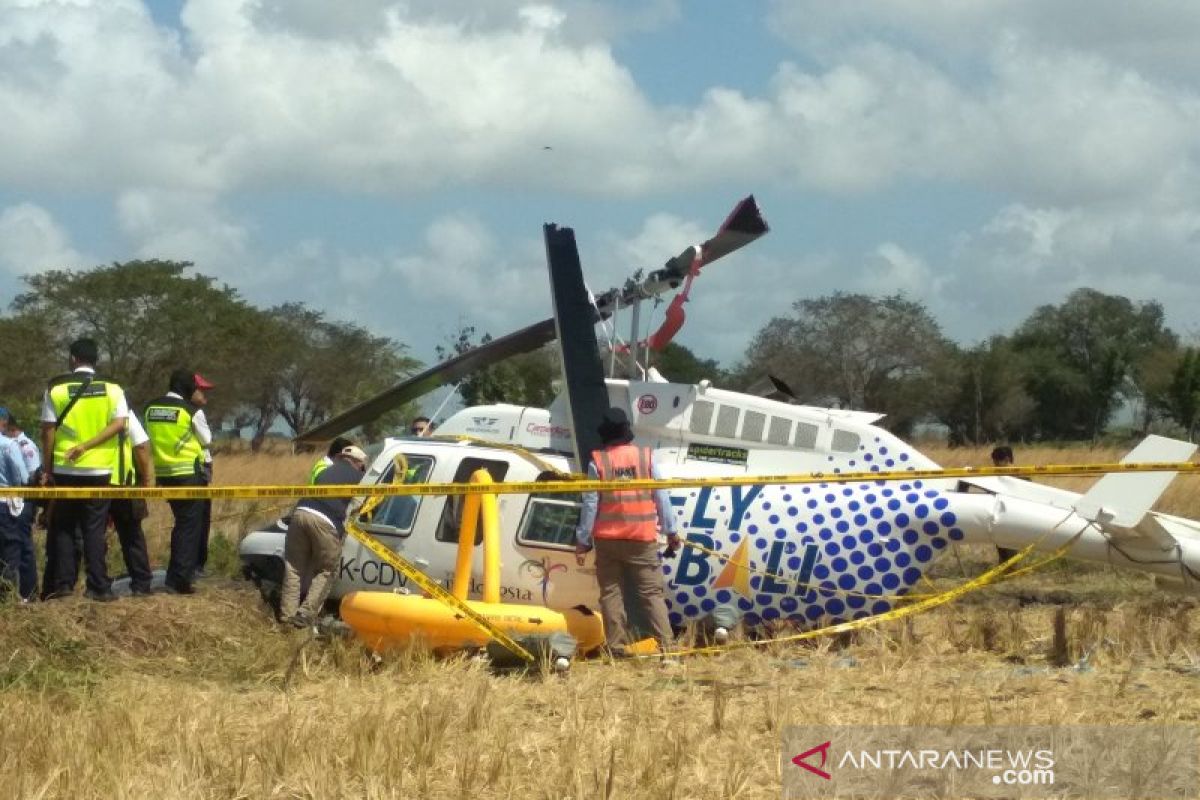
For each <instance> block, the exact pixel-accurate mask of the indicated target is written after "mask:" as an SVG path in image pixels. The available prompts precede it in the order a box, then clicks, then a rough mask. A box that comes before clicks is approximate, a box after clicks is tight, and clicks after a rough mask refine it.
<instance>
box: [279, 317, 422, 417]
mask: <svg viewBox="0 0 1200 800" xmlns="http://www.w3.org/2000/svg"><path fill="white" fill-rule="evenodd" d="M270 313H271V316H272V317H273V318H274V319H275V321H276V322H277V323H278V325H279V326H280V330H281V331H282V332H283V333H284V335H285V336H286V339H284V341H286V342H287V343H288V346H289V348H288V352H287V354H286V355H285V360H284V363H283V364H282V369H281V370H280V372H279V373H278V377H279V381H278V386H277V394H276V398H277V408H278V412H279V415H280V417H281V418H282V419H283V421H284V422H285V423H286V424H287V425H288V427H289V428H291V429H292V431H293V432H294V433H297V434H299V433H301V432H303V431H306V430H308V429H309V428H311V427H313V426H314V425H316V424H317V423H319V422H322V421H324V420H325V419H327V418H328V417H329V416H330V415H331V414H333V413H334V412H335V411H341V410H343V409H345V408H349V407H350V406H353V405H355V404H356V403H359V402H362V401H363V400H366V399H368V398H370V397H373V396H374V395H376V394H378V393H379V392H381V391H383V390H384V389H386V388H388V387H390V386H392V385H393V384H395V383H396V382H397V381H399V380H400V379H401V378H403V377H406V376H408V375H411V374H412V373H413V372H414V371H415V370H416V369H417V368H419V367H420V366H421V363H420V362H419V361H417V360H416V359H413V358H411V357H409V356H408V355H407V353H406V351H407V347H406V346H405V345H402V344H399V343H397V342H394V341H393V340H391V339H389V338H387V337H383V336H375V335H373V334H371V333H370V332H368V331H367V330H366V329H364V328H361V327H359V326H357V325H353V324H350V323H345V322H333V321H330V320H327V319H326V318H325V315H324V314H323V313H322V312H320V311H316V310H314V309H311V308H308V307H306V306H304V305H303V304H300V303H290V304H287V305H283V306H280V307H278V308H275V309H272V311H271V312H270ZM404 413H405V410H404V409H397V410H395V411H393V412H390V413H389V414H385V415H384V416H383V417H380V418H379V419H377V420H375V421H374V422H372V423H370V424H369V425H366V426H364V428H363V435H364V436H365V437H366V438H368V439H373V438H377V437H378V436H379V435H380V434H381V433H383V432H385V431H387V430H389V429H392V428H397V427H399V426H400V425H401V415H403V414H404Z"/></svg>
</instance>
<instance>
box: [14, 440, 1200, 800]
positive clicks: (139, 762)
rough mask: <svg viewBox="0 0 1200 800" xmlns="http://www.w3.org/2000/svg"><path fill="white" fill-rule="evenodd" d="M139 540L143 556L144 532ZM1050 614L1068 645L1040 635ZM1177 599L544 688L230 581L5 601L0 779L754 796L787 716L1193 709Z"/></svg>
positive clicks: (118, 785) (956, 568)
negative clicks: (336, 633) (109, 599)
mask: <svg viewBox="0 0 1200 800" xmlns="http://www.w3.org/2000/svg"><path fill="white" fill-rule="evenodd" d="M984 455H985V454H984V453H969V452H965V451H953V452H949V453H946V452H942V453H937V454H935V458H939V460H940V461H941V462H942V463H944V464H946V465H948V466H950V465H960V464H968V463H973V464H979V463H984V461H985V460H986V459H985V458H984ZM1117 455H1118V454H1117V453H1116V452H1115V451H1114V452H1100V453H1096V452H1087V451H1083V452H1081V451H1053V452H1048V451H1035V450H1032V449H1030V450H1028V451H1024V452H1021V453H1019V454H1018V457H1019V458H1020V459H1021V461H1023V462H1024V463H1052V462H1068V461H1074V462H1080V461H1091V460H1104V459H1107V458H1111V457H1115V456H1117ZM306 467H307V459H295V460H288V459H277V460H270V461H258V462H256V461H254V460H251V459H249V458H248V457H246V458H242V459H240V460H238V461H237V462H236V463H235V462H234V460H233V459H231V460H230V461H229V463H227V464H224V465H219V469H220V470H221V471H220V472H219V476H220V477H221V478H223V479H224V481H225V482H230V483H233V482H237V483H254V482H268V481H269V482H283V481H287V480H298V479H299V478H300V477H301V476H302V475H303V472H304V469H305V468H306ZM1195 480H1196V479H1195V478H1186V477H1185V478H1180V479H1179V480H1178V481H1177V484H1176V486H1175V487H1173V489H1172V491H1171V493H1170V495H1168V496H1167V497H1166V498H1164V503H1163V506H1164V508H1165V509H1166V510H1171V511H1174V512H1176V513H1185V514H1190V515H1196V508H1195V506H1196V505H1197V503H1196V501H1195V499H1194V498H1195V494H1196V486H1195V484H1194V483H1193V481H1195ZM1084 483H1086V481H1084ZM218 513H236V514H237V515H241V516H237V517H234V518H232V519H231V521H230V522H228V524H227V526H226V530H227V531H228V532H229V533H230V535H231V536H232V535H236V534H237V533H238V531H239V530H241V526H243V525H246V524H249V523H248V521H247V520H248V519H249V518H250V517H251V516H252V514H253V512H252V511H251V510H248V509H246V508H242V507H231V508H226V509H221V508H219V509H218ZM154 549H155V550H156V552H157V553H158V555H159V557H160V558H161V556H162V554H163V552H164V551H163V540H162V539H161V538H156V539H155V547H154ZM955 555H956V556H957V557H955ZM955 555H951V556H947V557H946V558H944V559H943V561H942V562H941V563H940V564H939V568H938V571H937V576H936V577H935V582H936V583H938V584H939V585H943V586H950V585H953V583H955V582H957V581H960V580H961V579H962V575H964V574H974V573H976V572H978V571H980V570H982V569H983V568H984V567H985V565H987V564H989V563H994V553H990V552H988V551H987V550H986V549H984V548H975V549H970V548H962V549H960V551H959V552H957V553H956V554H955ZM1058 608H1062V609H1065V612H1066V613H1065V619H1066V633H1067V636H1066V638H1065V640H1060V641H1059V642H1058V643H1057V646H1056V643H1055V641H1054V637H1053V636H1052V631H1053V624H1052V618H1053V616H1054V613H1055V610H1056V609H1058ZM1197 609H1198V605H1197V603H1196V602H1194V601H1193V600H1191V599H1189V598H1180V597H1177V596H1173V595H1168V594H1164V593H1161V592H1159V591H1157V590H1156V589H1155V588H1154V587H1153V584H1152V583H1151V582H1150V581H1149V580H1148V579H1146V578H1144V577H1141V576H1137V575H1128V574H1118V573H1114V572H1112V571H1109V570H1106V569H1103V568H1077V567H1071V568H1063V567H1056V568H1053V569H1048V570H1046V571H1043V572H1041V573H1039V574H1036V575H1033V576H1029V577H1025V578H1021V579H1018V580H1015V581H1012V582H1010V583H1005V584H1002V585H1000V586H997V587H995V588H991V589H987V590H985V591H983V592H980V593H978V594H974V595H971V596H969V597H968V598H967V599H966V600H965V601H963V602H961V603H959V604H957V605H955V606H951V607H946V608H942V609H939V610H937V611H935V612H932V613H929V614H926V615H924V616H921V617H918V618H915V619H912V620H910V621H905V622H892V623H888V624H885V625H883V626H880V627H878V628H876V629H872V630H869V631H866V632H863V633H860V634H858V635H856V636H853V637H843V638H842V639H839V640H836V641H830V640H826V641H822V642H819V643H817V644H812V645H807V646H798V645H789V646H772V647H769V648H766V649H760V650H742V651H734V652H729V653H726V654H723V655H719V656H715V657H704V658H696V659H693V660H687V661H685V663H684V665H683V666H682V667H679V668H675V669H664V668H661V667H658V666H655V665H653V664H649V663H637V664H630V663H621V664H608V663H603V662H587V663H580V664H577V665H576V666H575V667H574V668H573V669H572V670H571V672H570V673H569V674H568V675H567V676H565V677H561V676H553V675H547V674H542V673H534V674H524V675H523V674H493V673H491V672H489V671H488V670H487V669H485V668H484V667H482V666H481V665H479V664H477V663H473V662H471V661H468V660H453V661H435V660H432V659H430V658H428V657H426V656H424V655H423V654H421V653H407V654H398V655H392V656H388V657H387V658H385V659H384V660H383V661H382V663H374V662H373V661H372V660H371V659H370V658H368V657H367V656H366V655H365V654H364V653H363V652H362V651H361V650H360V649H359V648H358V647H356V646H355V645H354V644H353V643H350V642H342V641H335V642H323V641H316V640H313V639H311V638H310V637H309V636H308V635H307V634H302V633H299V632H288V633H283V632H280V631H277V630H276V629H274V628H273V627H272V625H271V623H270V620H269V617H268V616H267V614H266V613H265V611H264V610H263V609H262V608H261V607H260V606H259V604H258V601H257V599H256V596H255V595H254V594H253V593H252V592H251V591H249V590H247V589H246V588H245V587H241V586H238V585H237V584H235V583H231V582H220V581H218V582H213V583H210V584H209V586H208V587H206V590H205V591H204V593H203V594H201V595H199V596H195V597H168V596H156V597H152V598H149V599H145V600H141V601H133V600H126V601H122V602H119V603H113V604H107V605H97V604H91V603H87V602H86V601H83V600H69V601H63V602H60V603H58V604H49V605H45V606H33V607H27V608H21V607H14V606H11V605H10V606H5V607H2V608H0V786H2V787H3V790H4V792H5V793H6V794H7V795H8V796H12V797H18V798H72V799H73V800H82V799H83V798H149V797H172V798H176V797H177V798H231V797H246V798H259V797H272V798H273V797H278V798H292V797H303V798H341V797H345V798H358V797H370V798H393V797H395V798H400V797H438V798H442V797H454V798H459V797H462V798H466V797H485V798H493V797H495V798H500V797H516V798H590V797H608V798H618V797H620V798H627V797H635V798H639V797H646V798H659V797H669V798H723V797H742V798H767V797H772V798H773V797H778V796H780V788H779V787H780V752H779V749H780V731H781V728H782V727H783V726H786V725H789V724H805V723H809V724H811V723H823V724H850V723H878V724H886V723H891V724H954V723H963V724H966V723H972V724H1017V723H1041V724H1048V723H1061V722H1088V723H1134V724H1147V725H1153V724H1160V723H1169V722H1179V721H1187V722H1193V723H1194V722H1196V721H1197V720H1200V692H1198V691H1197V689H1200V660H1198V658H1200V643H1198V642H1197V641H1196V635H1195V630H1196V629H1197V626H1198V625H1200V611H1198V610H1197ZM1059 665H1065V666H1059Z"/></svg>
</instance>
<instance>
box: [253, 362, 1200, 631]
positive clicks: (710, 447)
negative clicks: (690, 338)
mask: <svg viewBox="0 0 1200 800" xmlns="http://www.w3.org/2000/svg"><path fill="white" fill-rule="evenodd" d="M608 389H609V395H610V401H611V403H612V404H613V405H616V406H619V407H622V408H625V409H627V411H628V413H629V415H630V418H631V419H632V420H633V421H634V430H635V434H636V441H637V443H639V444H642V445H645V446H648V447H651V448H653V450H654V454H655V459H656V462H657V463H658V464H659V465H660V467H661V469H662V471H663V472H664V474H665V475H666V476H667V477H672V478H689V477H725V476H753V475H763V476H778V475H800V474H809V473H813V472H822V473H826V474H830V473H834V474H836V473H840V472H861V471H897V470H906V469H936V468H937V465H936V464H935V463H934V462H932V461H931V460H929V459H928V458H926V457H925V456H923V455H922V454H921V453H919V452H918V451H916V450H915V449H913V448H912V447H911V446H909V445H908V444H906V443H905V442H903V441H902V440H900V439H898V438H897V437H895V436H893V435H892V434H890V433H889V432H887V431H885V430H883V429H881V428H878V427H876V426H875V425H873V424H872V423H873V422H874V421H875V420H876V419H878V418H879V417H878V415H874V414H865V413H860V412H845V411H838V410H829V409H819V408H812V407H807V406H798V405H791V404H787V403H782V402H777V401H773V400H769V399H765V398H759V397H753V396H749V395H744V394H738V393H734V392H726V391H722V390H717V389H713V388H711V387H709V386H707V385H704V384H700V385H688V384H671V383H666V382H663V381H650V382H630V381H613V380H610V381H608ZM561 412H562V409H561V408H555V407H552V408H551V409H550V410H545V409H533V408H522V407H517V406H507V405H496V406H488V407H476V408H470V409H466V410H464V411H462V412H459V413H458V414H456V415H454V416H453V417H451V418H450V419H448V420H447V421H446V422H445V423H444V424H443V425H442V426H441V427H440V429H439V431H438V432H439V435H440V436H442V437H443V438H434V439H421V438H397V439H388V440H386V441H385V442H383V443H382V444H381V445H377V446H376V447H375V448H373V449H374V453H375V455H374V458H373V461H372V463H371V466H370V468H369V470H368V472H367V474H366V475H365V476H364V478H363V481H364V483H376V482H391V481H392V480H393V476H394V472H395V470H396V466H395V465H396V463H397V461H399V462H400V464H401V468H403V469H404V470H405V474H406V480H408V481H409V482H413V481H416V482H422V483H445V482H465V481H466V480H467V479H468V477H469V475H470V474H471V473H472V472H474V471H475V470H477V469H479V468H481V467H484V468H487V469H488V470H489V471H490V472H491V473H492V476H493V479H495V480H497V481H507V482H525V481H535V480H537V479H538V477H539V475H542V474H543V473H545V472H547V471H560V472H578V471H579V469H578V466H577V465H576V464H574V463H573V462H572V460H571V459H569V458H568V457H567V456H566V454H565V453H564V452H562V451H563V450H565V449H566V448H568V447H569V442H570V434H571V431H570V429H569V427H567V425H566V424H564V423H563V422H562V420H563V419H564V418H565V417H564V415H563V414H562V413H561ZM458 436H461V437H472V439H474V441H464V440H457V441H456V440H454V439H453V438H451V437H458ZM480 438H483V439H488V440H490V441H491V442H492V443H488V442H486V441H478V439H480ZM1151 439H1153V440H1154V441H1149V440H1148V443H1147V444H1144V445H1143V447H1141V448H1139V450H1142V449H1143V448H1149V449H1148V450H1146V451H1145V452H1144V453H1143V455H1144V456H1145V457H1143V458H1141V459H1140V460H1146V461H1150V460H1158V461H1162V460H1184V459H1186V458H1189V457H1190V455H1191V452H1192V451H1193V450H1194V446H1191V445H1188V444H1187V443H1180V442H1173V440H1166V439H1159V438H1158V437H1151ZM1151 451H1152V452H1151ZM1185 451H1186V454H1185ZM1135 453H1137V451H1135ZM1131 456H1132V454H1131ZM1111 477H1112V478H1117V479H1125V483H1121V482H1120V480H1118V481H1116V482H1112V481H1110V482H1109V483H1108V484H1106V485H1105V486H1103V487H1102V486H1099V485H1098V487H1097V490H1095V491H1094V492H1089V493H1088V494H1086V495H1080V494H1076V493H1073V492H1067V491H1063V490H1059V489H1054V488H1051V487H1046V486H1040V485H1037V484H1032V483H1029V482H1026V481H1020V480H1016V479H1010V478H979V479H975V480H971V481H965V482H960V481H954V480H946V479H942V480H934V481H928V480H912V481H903V480H899V481H897V480H893V481H887V482H885V481H866V482H864V481H857V482H853V483H837V482H828V483H804V484H786V483H785V484H781V483H776V482H769V483H766V482H765V483H763V484H750V485H744V486H733V487H707V488H698V489H681V490H672V492H671V496H670V501H671V508H672V511H673V513H674V515H675V522H676V527H677V528H678V531H679V532H680V534H681V535H683V536H684V537H686V539H687V540H688V541H689V543H691V544H692V545H696V546H692V547H686V548H684V550H683V551H682V552H681V553H679V554H677V555H676V556H675V557H674V558H665V559H664V560H663V572H664V578H665V581H666V587H667V599H668V602H669V605H670V614H671V620H672V622H673V623H674V624H675V625H682V624H684V623H686V622H688V621H695V620H700V619H703V618H704V617H705V616H707V615H710V614H712V613H713V612H714V611H715V610H716V609H718V608H722V609H728V610H732V611H734V612H735V613H736V615H737V616H738V617H740V618H742V619H744V620H745V621H746V622H747V623H749V624H757V623H759V622H761V621H764V620H766V621H771V620H781V619H788V620H791V621H793V622H795V623H798V624H801V625H810V626H811V625H825V624H831V623H836V622H839V621H843V620H847V619H854V618H861V617H864V616H868V615H871V614H876V613H881V612H884V611H886V610H888V609H889V608H891V602H890V601H889V600H887V599H886V597H887V596H892V595H902V594H905V593H907V592H909V591H910V590H911V589H912V587H913V586H914V585H915V584H916V583H917V582H918V581H919V580H920V579H921V577H922V576H923V575H924V573H925V571H926V569H927V568H928V567H929V566H930V564H932V563H933V561H934V560H936V558H937V557H938V555H940V554H941V553H942V552H944V551H945V550H946V549H947V548H948V547H949V546H950V545H951V544H952V543H954V542H960V541H962V542H990V543H994V544H998V545H1001V546H1005V547H1021V546H1024V545H1027V544H1033V545H1035V547H1036V548H1037V549H1039V550H1042V551H1047V552H1049V551H1052V550H1054V549H1056V548H1058V547H1060V546H1062V545H1064V544H1068V543H1069V544H1070V545H1071V549H1070V551H1069V553H1068V555H1069V556H1072V557H1075V558H1083V559H1086V560H1091V561H1097V562H1103V563H1113V564H1117V565H1120V566H1127V567H1132V568H1135V569H1140V570H1143V571H1146V572H1150V573H1153V574H1157V575H1160V576H1163V577H1165V578H1167V579H1168V580H1172V581H1174V582H1175V583H1176V584H1178V585H1181V586H1183V587H1184V588H1192V587H1193V586H1194V585H1195V580H1194V577H1195V575H1196V574H1198V573H1200V526H1198V525H1197V524H1196V523H1195V522H1193V521H1191V520H1184V519H1180V518H1177V517H1168V516H1166V515H1162V514H1157V513H1154V512H1151V511H1149V506H1150V504H1151V503H1152V502H1153V500H1154V498H1155V497H1157V494H1158V493H1159V492H1161V490H1162V488H1165V486H1166V482H1169V480H1170V476H1169V475H1168V476H1165V478H1161V479H1149V480H1150V483H1147V480H1148V479H1147V478H1146V477H1145V476H1138V475H1123V476H1111ZM1106 480H1109V479H1106ZM1154 480H1157V481H1158V483H1153V481H1154ZM1131 481H1132V482H1133V483H1135V484H1136V485H1131V483H1130V482H1131ZM1164 481H1165V482H1164ZM1151 484H1153V485H1151ZM1114 501H1115V505H1114ZM460 505H461V504H460V501H459V500H458V499H457V498H448V497H446V496H433V495H431V496H398V497H391V498H388V499H387V500H385V501H383V502H382V503H381V504H380V505H379V506H378V507H377V508H376V509H375V510H374V511H373V512H372V513H371V514H370V516H369V517H367V518H364V519H361V520H360V524H361V525H362V527H363V528H364V529H365V530H367V531H368V532H370V533H372V534H373V535H375V536H376V537H377V538H378V539H379V540H380V541H382V542H383V543H384V544H385V545H386V546H388V547H390V548H392V549H393V550H395V551H396V552H397V553H399V554H400V555H402V556H403V557H404V558H406V559H407V560H408V561H410V562H411V563H413V564H414V565H416V566H417V567H418V568H419V569H421V570H422V571H423V572H425V573H426V574H428V575H429V576H431V577H433V578H434V579H436V580H439V581H442V582H444V583H445V584H446V585H449V583H450V582H451V580H452V577H453V574H454V569H455V563H456V558H457V551H458V543H457V542H458V526H459V524H460V518H459V515H458V509H459V507H460ZM1118 507H1123V508H1124V511H1123V512H1121V513H1118V512H1119V511H1120V509H1119V508H1118ZM1114 509H1118V512H1114ZM499 512H500V529H501V536H500V546H501V600H502V601H504V602H515V603H525V604H530V603H532V604H542V605H546V606H548V607H551V608H558V609H562V608H571V607H576V606H580V605H583V606H587V607H589V608H593V609H595V608H597V607H598V588H597V585H596V581H595V568H594V561H593V560H592V557H590V556H589V557H588V559H587V560H586V562H585V564H584V566H582V567H580V566H578V565H577V564H576V562H575V557H574V531H575V526H576V523H577V520H578V515H579V497H578V496H573V495H562V494H544V495H533V496H531V495H525V494H501V495H499ZM272 537H273V538H272ZM481 549H482V548H476V553H475V560H474V565H473V580H472V586H471V597H473V598H477V597H478V596H479V592H480V590H481V582H482V570H483V554H482V552H481ZM276 552H277V553H278V555H279V556H281V555H282V535H281V534H279V533H278V532H261V533H255V534H251V536H250V537H247V540H245V541H244V542H243V546H242V553H243V557H244V558H246V557H247V556H250V557H251V558H253V557H254V556H255V554H258V555H263V554H266V553H276ZM714 553H716V554H720V555H714ZM356 590H378V591H400V592H406V591H408V590H409V585H408V581H407V579H406V578H405V577H404V576H403V575H401V574H398V573H397V572H396V570H395V569H394V568H392V567H391V566H389V565H387V564H385V563H381V562H380V561H379V560H378V559H377V558H376V557H374V556H373V555H372V554H371V553H370V551H369V550H367V549H366V548H365V547H364V546H363V545H361V544H360V543H359V542H357V541H356V540H354V539H353V538H348V539H347V541H346V544H345V546H344V549H343V551H342V556H341V562H340V565H339V569H338V575H337V583H336V585H335V589H334V591H333V597H334V598H336V597H339V596H341V595H344V594H346V593H348V592H350V591H356ZM413 590H414V591H415V587H414V589H413Z"/></svg>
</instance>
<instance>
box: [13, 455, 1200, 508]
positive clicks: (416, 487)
mask: <svg viewBox="0 0 1200 800" xmlns="http://www.w3.org/2000/svg"><path fill="white" fill-rule="evenodd" d="M1114 472H1115V473H1121V472H1126V473H1131V472H1182V473H1186V474H1191V473H1198V472H1200V464H1197V463H1193V462H1190V461H1182V462H1173V461H1161V462H1159V461H1156V462H1145V463H1141V464H1051V465H1046V466H1035V467H956V468H949V469H912V470H905V471H892V472H833V473H829V472H811V473H798V474H794V475H738V476H721V477H712V478H701V477H691V478H670V479H665V480H651V479H645V480H621V481H600V480H561V481H523V482H514V483H494V484H488V485H486V486H484V485H481V484H472V483H405V484H393V483H380V484H373V485H363V484H354V485H338V486H311V485H295V486H169V487H168V486H159V487H153V488H141V487H136V486H111V487H103V488H81V487H75V486H72V487H49V488H45V487H42V488H31V487H23V486H4V487H0V498H4V497H24V498H26V499H27V500H41V499H50V500H52V499H55V498H58V499H65V500H98V499H104V498H115V497H134V498H141V499H158V500H207V499H213V500H229V499H260V498H268V499H273V498H301V497H393V496H397V495H438V496H441V495H460V494H485V493H488V492H494V493H496V494H575V493H579V492H604V491H613V490H622V491H629V490H634V489H667V490H669V489H692V488H699V487H716V486H754V485H759V484H806V483H850V482H869V481H910V480H937V479H950V478H982V477H989V476H1013V477H1021V476H1042V477H1049V476H1055V475H1102V474H1107V473H1114Z"/></svg>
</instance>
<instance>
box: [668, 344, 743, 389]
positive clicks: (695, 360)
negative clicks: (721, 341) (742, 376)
mask: <svg viewBox="0 0 1200 800" xmlns="http://www.w3.org/2000/svg"><path fill="white" fill-rule="evenodd" d="M650 363H651V365H652V366H653V367H655V368H656V369H657V370H658V371H659V372H660V373H661V374H662V376H663V377H664V378H666V379H667V380H669V381H671V382H672V383H699V382H700V381H702V380H705V379H707V380H710V381H712V382H713V383H724V382H726V377H727V376H726V374H725V371H724V370H722V369H721V365H720V364H718V363H717V362H716V360H714V359H711V358H700V357H699V356H697V355H696V354H695V353H693V352H692V351H691V350H690V349H688V348H687V347H684V346H683V345H681V344H676V343H674V342H671V343H669V344H668V345H667V346H666V347H664V348H663V349H662V350H661V351H659V352H656V353H653V354H652V355H651V358H650Z"/></svg>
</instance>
